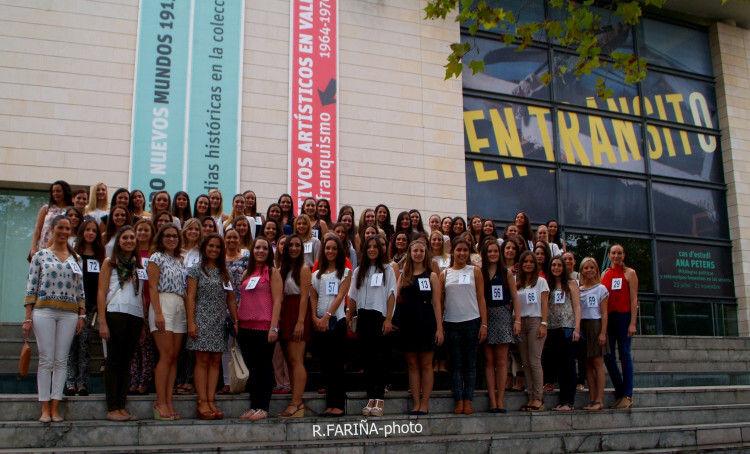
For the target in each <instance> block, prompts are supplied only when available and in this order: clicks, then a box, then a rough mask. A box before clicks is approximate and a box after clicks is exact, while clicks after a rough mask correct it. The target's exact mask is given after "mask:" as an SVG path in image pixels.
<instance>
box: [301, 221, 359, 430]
mask: <svg viewBox="0 0 750 454" xmlns="http://www.w3.org/2000/svg"><path fill="white" fill-rule="evenodd" d="M351 280H352V279H351V273H350V271H349V269H348V268H347V267H346V251H345V250H344V246H343V245H342V244H341V241H339V240H338V238H336V237H335V236H330V235H329V236H328V237H327V238H326V239H325V240H324V241H323V247H322V249H321V251H320V255H319V256H318V270H317V271H315V272H314V273H313V275H312V288H311V289H310V313H311V315H312V326H313V333H312V341H313V343H315V344H316V347H317V348H318V350H319V351H320V352H321V355H320V360H321V368H322V369H323V376H324V378H323V380H324V382H325V389H326V410H325V412H323V416H333V417H335V416H343V414H344V409H345V408H346V402H345V400H346V395H345V393H344V392H345V386H344V355H343V354H342V352H341V346H342V345H343V344H344V343H345V342H346V322H344V320H345V319H346V315H345V312H344V304H345V303H344V300H345V298H346V294H347V293H348V292H349V287H350V284H351Z"/></svg>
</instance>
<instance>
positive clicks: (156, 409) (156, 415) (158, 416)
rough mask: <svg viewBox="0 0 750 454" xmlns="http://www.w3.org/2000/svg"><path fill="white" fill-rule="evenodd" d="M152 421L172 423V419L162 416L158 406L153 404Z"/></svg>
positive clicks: (166, 415)
mask: <svg viewBox="0 0 750 454" xmlns="http://www.w3.org/2000/svg"><path fill="white" fill-rule="evenodd" d="M153 407H154V419H155V420H157V421H174V417H173V416H172V415H170V414H162V412H161V410H159V406H158V405H157V404H156V402H154V406H153Z"/></svg>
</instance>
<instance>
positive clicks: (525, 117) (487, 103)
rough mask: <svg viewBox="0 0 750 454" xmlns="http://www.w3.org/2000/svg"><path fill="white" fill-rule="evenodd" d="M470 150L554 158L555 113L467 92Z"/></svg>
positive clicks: (466, 127)
mask: <svg viewBox="0 0 750 454" xmlns="http://www.w3.org/2000/svg"><path fill="white" fill-rule="evenodd" d="M464 144H465V146H466V151H467V152H473V153H481V154H485V155H489V156H502V157H514V158H523V159H533V160H540V161H548V162H554V161H555V157H554V150H553V145H552V144H553V141H552V114H551V113H550V109H549V108H546V107H536V106H526V105H523V104H515V103H508V102H503V101H495V100H490V99H481V98H475V97H470V96H464Z"/></svg>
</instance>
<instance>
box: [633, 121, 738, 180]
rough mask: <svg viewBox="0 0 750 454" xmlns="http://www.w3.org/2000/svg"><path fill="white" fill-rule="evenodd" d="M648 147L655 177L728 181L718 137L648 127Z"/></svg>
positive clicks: (652, 126)
mask: <svg viewBox="0 0 750 454" xmlns="http://www.w3.org/2000/svg"><path fill="white" fill-rule="evenodd" d="M646 147H647V150H648V153H647V154H648V156H649V158H650V159H651V173H653V174H654V175H663V176H667V177H673V178H682V179H685V180H690V181H694V180H701V181H711V182H715V183H723V182H724V167H723V163H722V160H721V153H720V150H719V137H718V136H712V135H709V134H697V133H694V132H690V131H680V130H678V129H672V128H663V127H660V126H655V125H648V126H647V127H646Z"/></svg>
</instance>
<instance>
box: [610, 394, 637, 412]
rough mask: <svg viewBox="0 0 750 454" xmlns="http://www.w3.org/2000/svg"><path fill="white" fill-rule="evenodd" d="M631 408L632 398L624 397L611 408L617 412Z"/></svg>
mask: <svg viewBox="0 0 750 454" xmlns="http://www.w3.org/2000/svg"><path fill="white" fill-rule="evenodd" d="M632 406H633V398H632V397H627V396H624V397H622V398H621V399H620V400H619V401H617V403H615V404H614V405H613V406H612V408H614V409H617V410H627V409H628V408H630V407H632Z"/></svg>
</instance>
